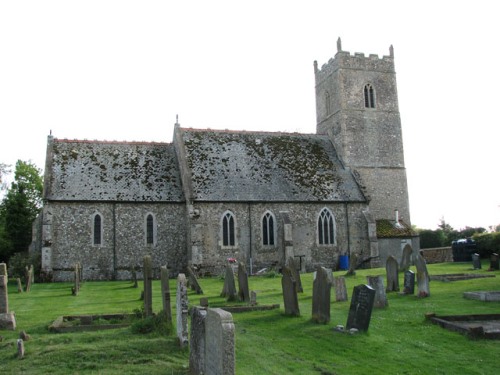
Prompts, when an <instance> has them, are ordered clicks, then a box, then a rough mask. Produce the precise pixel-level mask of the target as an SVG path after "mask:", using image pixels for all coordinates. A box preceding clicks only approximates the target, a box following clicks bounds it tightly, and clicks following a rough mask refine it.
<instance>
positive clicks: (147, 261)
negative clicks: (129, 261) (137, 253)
mask: <svg viewBox="0 0 500 375" xmlns="http://www.w3.org/2000/svg"><path fill="white" fill-rule="evenodd" d="M143 263H144V266H143V271H142V272H143V277H144V315H145V316H151V315H153V288H152V278H153V277H152V275H153V266H152V261H151V256H149V255H146V256H145V257H144V258H143Z"/></svg>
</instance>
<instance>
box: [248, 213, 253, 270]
mask: <svg viewBox="0 0 500 375" xmlns="http://www.w3.org/2000/svg"><path fill="white" fill-rule="evenodd" d="M251 213H252V212H251V210H250V203H248V233H249V237H250V238H249V241H248V242H249V246H250V250H249V252H248V254H249V258H250V275H253V271H252V267H253V265H252V215H251Z"/></svg>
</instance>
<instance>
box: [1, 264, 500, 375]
mask: <svg viewBox="0 0 500 375" xmlns="http://www.w3.org/2000/svg"><path fill="white" fill-rule="evenodd" d="M487 267H488V264H487V263H486V262H483V269H482V270H475V271H474V270H472V267H471V264H468V263H467V264H466V263H443V264H435V265H428V269H429V273H430V274H431V275H437V274H450V273H478V274H483V275H495V277H488V278H477V279H469V280H463V281H453V282H443V281H437V280H433V281H431V283H430V292H431V295H430V297H428V298H417V297H416V295H414V296H409V295H407V296H404V295H401V294H399V292H390V293H388V294H387V298H388V301H389V306H388V307H387V308H384V309H374V311H373V313H372V317H371V322H370V327H369V330H368V332H367V333H360V334H356V335H349V334H344V333H340V332H335V331H334V330H333V328H334V327H335V326H336V325H337V324H342V325H345V324H346V320H347V315H348V311H349V306H350V299H351V293H352V289H353V287H354V286H355V285H359V284H364V283H366V276H367V275H384V281H385V269H383V268H380V269H372V270H357V271H356V275H355V276H352V277H346V283H347V290H348V293H349V301H346V302H335V293H334V290H333V289H332V302H331V321H330V323H328V324H315V323H313V322H312V321H311V303H312V281H313V275H312V274H311V273H308V274H302V275H301V278H302V285H303V287H304V292H303V293H299V306H300V313H301V315H300V316H299V317H289V316H285V315H284V309H283V298H282V293H281V278H280V276H279V275H276V277H265V276H262V277H251V278H250V279H249V285H250V289H251V290H254V291H256V292H257V302H258V304H259V305H263V304H275V303H279V304H280V309H277V310H270V311H255V312H246V313H233V319H234V324H235V342H236V373H237V374H368V373H369V374H494V373H497V371H498V356H499V354H500V349H499V346H498V345H499V342H498V341H495V340H472V339H469V338H467V337H465V336H463V335H461V334H459V333H455V332H450V331H447V330H445V329H443V328H441V327H439V326H438V325H434V324H432V323H430V322H428V321H426V320H425V314H426V313H428V312H435V313H436V314H438V315H463V314H487V313H490V314H498V313H500V303H499V302H481V301H476V300H468V299H464V298H463V292H465V291H491V290H500V273H499V271H495V272H487V271H486V269H487ZM412 270H414V271H415V268H414V267H412ZM344 274H345V271H338V272H335V274H334V275H335V276H343V275H344ZM402 281H403V275H402V274H400V286H401V287H402V285H403V282H402ZM199 282H200V285H201V286H202V288H203V291H204V294H203V295H197V294H195V292H193V291H191V290H190V291H189V304H190V305H196V304H198V303H199V300H200V297H207V298H208V300H209V303H210V306H211V307H217V306H222V305H224V304H226V303H225V300H224V298H221V297H219V295H220V293H221V290H222V287H223V280H222V279H220V278H216V277H214V278H204V279H200V280H199ZM71 286H72V284H70V283H52V284H34V285H33V286H32V289H31V292H29V293H20V294H18V293H17V284H16V283H15V281H14V280H11V281H10V282H9V305H10V310H11V311H15V313H16V322H17V329H16V331H6V330H1V331H0V335H1V336H3V341H1V342H0V366H1V367H0V372H1V373H2V374H19V373H24V374H45V373H52V374H76V373H78V374H87V373H88V374H91V373H92V374H122V375H123V374H187V373H188V357H189V354H188V351H187V350H182V349H180V348H179V347H178V345H177V341H176V337H175V331H174V333H173V334H172V335H171V336H168V337H165V336H164V335H162V334H159V333H149V334H134V333H132V332H131V330H130V329H129V328H120V329H114V330H107V331H96V332H78V333H51V332H49V331H48V329H47V327H48V325H50V324H51V323H52V321H53V320H55V319H56V318H57V317H58V316H61V315H76V314H103V313H132V312H133V311H134V310H138V309H141V306H142V301H140V300H139V296H140V292H141V289H142V283H141V282H139V288H133V287H132V283H131V282H128V281H111V282H85V283H83V284H82V286H81V289H80V293H79V295H78V296H72V295H71ZM170 290H171V301H172V308H173V313H174V314H175V290H176V288H175V279H171V280H170ZM236 304H237V303H236ZM240 304H241V303H240ZM161 306H162V305H161V296H160V283H159V281H154V282H153V310H154V311H155V312H159V311H160V310H161V308H162V307H161ZM173 320H174V322H175V316H174V318H173ZM22 330H24V331H26V332H27V333H28V334H30V335H31V339H30V340H29V341H27V342H25V350H26V354H25V357H24V359H21V360H20V359H18V358H16V349H15V340H16V339H17V338H18V337H19V332H20V331H22Z"/></svg>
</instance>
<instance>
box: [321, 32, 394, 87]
mask: <svg viewBox="0 0 500 375" xmlns="http://www.w3.org/2000/svg"><path fill="white" fill-rule="evenodd" d="M338 69H359V70H370V71H377V72H384V73H394V72H395V70H394V49H393V47H392V45H391V46H390V48H389V56H385V55H384V56H382V57H381V58H380V57H379V56H378V55H376V54H370V55H368V57H366V56H365V54H364V53H361V52H355V53H354V54H351V53H350V52H348V51H343V50H342V46H341V42H340V38H339V39H338V41H337V53H336V54H335V57H334V58H331V59H330V60H328V63H325V64H323V65H322V66H321V69H318V62H317V61H314V76H315V78H316V84H318V83H320V82H321V81H323V80H324V79H326V78H327V77H328V76H330V75H331V74H332V73H333V72H335V71H336V70H338Z"/></svg>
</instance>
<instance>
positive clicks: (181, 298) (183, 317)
mask: <svg viewBox="0 0 500 375" xmlns="http://www.w3.org/2000/svg"><path fill="white" fill-rule="evenodd" d="M176 302H177V303H176V312H177V338H178V339H179V345H180V346H181V348H183V347H185V346H186V345H187V344H188V295H187V281H186V275H184V274H183V273H180V274H179V275H178V276H177V295H176Z"/></svg>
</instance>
